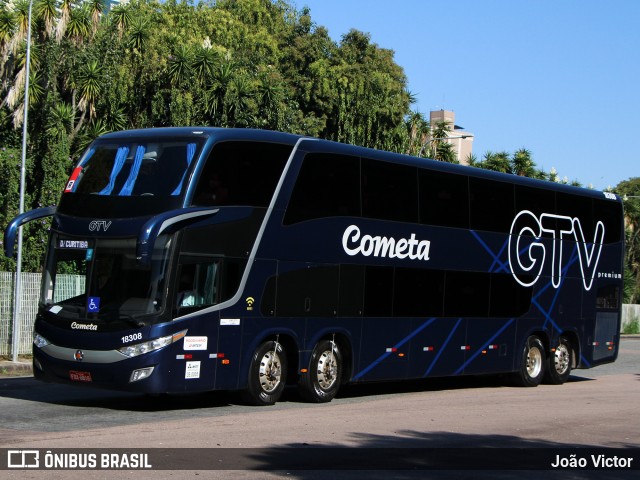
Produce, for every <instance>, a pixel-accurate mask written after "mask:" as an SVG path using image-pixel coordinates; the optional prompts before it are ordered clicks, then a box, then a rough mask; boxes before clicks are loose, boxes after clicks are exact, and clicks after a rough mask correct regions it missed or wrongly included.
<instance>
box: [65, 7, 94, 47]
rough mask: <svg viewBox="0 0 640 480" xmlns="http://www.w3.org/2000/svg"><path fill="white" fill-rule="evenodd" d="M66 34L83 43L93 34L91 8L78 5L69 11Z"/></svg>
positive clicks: (78, 42)
mask: <svg viewBox="0 0 640 480" xmlns="http://www.w3.org/2000/svg"><path fill="white" fill-rule="evenodd" d="M65 32H66V35H67V36H68V37H69V38H70V39H71V40H72V41H73V42H74V43H75V44H76V45H79V44H81V43H82V42H83V41H84V39H85V38H88V37H89V35H90V34H91V18H90V16H89V10H87V9H86V8H83V7H76V8H74V9H72V10H70V12H69V20H68V21H67V25H66V29H65Z"/></svg>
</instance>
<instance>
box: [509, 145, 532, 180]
mask: <svg viewBox="0 0 640 480" xmlns="http://www.w3.org/2000/svg"><path fill="white" fill-rule="evenodd" d="M511 165H512V166H511V170H512V172H513V173H514V174H515V175H519V176H521V177H533V176H535V171H536V168H535V166H536V164H535V163H534V162H533V159H532V158H531V152H530V151H529V150H527V149H526V148H521V149H520V150H517V151H516V153H514V154H513V158H512V159H511Z"/></svg>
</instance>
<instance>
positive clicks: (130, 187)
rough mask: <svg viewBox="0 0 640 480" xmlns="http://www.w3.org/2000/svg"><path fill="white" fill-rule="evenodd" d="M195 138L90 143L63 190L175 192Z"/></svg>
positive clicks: (125, 193) (114, 193)
mask: <svg viewBox="0 0 640 480" xmlns="http://www.w3.org/2000/svg"><path fill="white" fill-rule="evenodd" d="M198 147H199V145H198V143H197V142H196V141H195V140H175V141H174V140H168V141H163V142H148V141H142V140H140V141H135V140H134V141H130V140H127V141H117V140H116V141H110V142H100V143H96V144H95V145H94V146H92V147H91V148H90V149H89V151H87V153H86V154H85V157H84V159H83V160H82V162H81V163H80V165H79V167H78V168H79V171H78V176H77V179H76V180H75V182H74V183H73V184H71V185H69V186H68V187H67V192H69V191H70V192H73V193H89V194H97V195H109V196H121V197H122V196H138V195H153V196H156V195H158V196H170V195H174V196H175V195H179V194H180V193H181V190H182V183H183V181H184V178H185V174H186V172H187V168H189V165H191V162H192V161H193V159H194V157H195V154H196V151H197V149H198Z"/></svg>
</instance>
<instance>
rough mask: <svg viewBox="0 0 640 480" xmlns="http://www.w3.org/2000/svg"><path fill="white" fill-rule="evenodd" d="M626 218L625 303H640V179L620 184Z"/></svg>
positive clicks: (618, 192)
mask: <svg viewBox="0 0 640 480" xmlns="http://www.w3.org/2000/svg"><path fill="white" fill-rule="evenodd" d="M615 192H616V193H617V194H618V195H620V196H622V199H623V203H624V217H625V246H626V254H625V273H626V277H625V300H624V301H625V302H626V303H640V177H634V178H630V179H629V180H625V181H623V182H620V183H619V184H618V185H617V186H616V188H615Z"/></svg>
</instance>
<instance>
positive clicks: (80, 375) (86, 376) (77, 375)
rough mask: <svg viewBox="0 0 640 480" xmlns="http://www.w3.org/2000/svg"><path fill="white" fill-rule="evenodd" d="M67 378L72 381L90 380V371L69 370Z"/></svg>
mask: <svg viewBox="0 0 640 480" xmlns="http://www.w3.org/2000/svg"><path fill="white" fill-rule="evenodd" d="M69 378H70V379H71V380H73V381H74V382H90V381H91V372H77V371H75V370H71V371H69Z"/></svg>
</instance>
